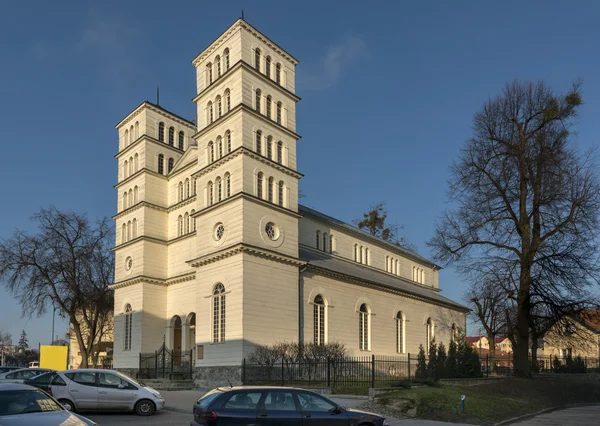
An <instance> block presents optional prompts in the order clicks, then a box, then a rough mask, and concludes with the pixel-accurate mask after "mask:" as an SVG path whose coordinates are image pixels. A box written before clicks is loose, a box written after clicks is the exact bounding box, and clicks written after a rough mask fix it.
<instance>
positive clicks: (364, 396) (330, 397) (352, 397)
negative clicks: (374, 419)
mask: <svg viewBox="0 0 600 426" xmlns="http://www.w3.org/2000/svg"><path fill="white" fill-rule="evenodd" d="M325 396H326V397H327V398H329V399H335V398H339V399H360V400H364V401H368V400H369V397H368V396H367V395H338V394H333V393H332V394H330V395H325Z"/></svg>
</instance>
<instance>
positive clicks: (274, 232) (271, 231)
mask: <svg viewBox="0 0 600 426" xmlns="http://www.w3.org/2000/svg"><path fill="white" fill-rule="evenodd" d="M265 233H266V234H267V237H269V239H270V240H272V241H275V240H277V239H278V238H279V228H278V227H277V225H275V224H274V223H273V222H268V223H267V224H266V225H265Z"/></svg>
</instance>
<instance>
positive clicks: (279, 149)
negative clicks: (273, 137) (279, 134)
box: [277, 141, 283, 164]
mask: <svg viewBox="0 0 600 426" xmlns="http://www.w3.org/2000/svg"><path fill="white" fill-rule="evenodd" d="M277 162H278V163H279V164H283V142H281V141H279V142H277Z"/></svg>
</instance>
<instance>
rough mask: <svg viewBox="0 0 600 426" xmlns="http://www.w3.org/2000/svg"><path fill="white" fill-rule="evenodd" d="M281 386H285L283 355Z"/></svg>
mask: <svg viewBox="0 0 600 426" xmlns="http://www.w3.org/2000/svg"><path fill="white" fill-rule="evenodd" d="M281 386H285V370H284V369H283V357H281Z"/></svg>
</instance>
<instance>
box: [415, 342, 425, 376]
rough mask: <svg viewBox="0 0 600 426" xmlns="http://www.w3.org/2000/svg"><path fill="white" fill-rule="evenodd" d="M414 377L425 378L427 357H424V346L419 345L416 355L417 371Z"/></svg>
mask: <svg viewBox="0 0 600 426" xmlns="http://www.w3.org/2000/svg"><path fill="white" fill-rule="evenodd" d="M415 378H417V379H420V380H425V379H426V378H427V358H426V357H425V348H424V347H423V345H419V355H417V371H416V372H415Z"/></svg>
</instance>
